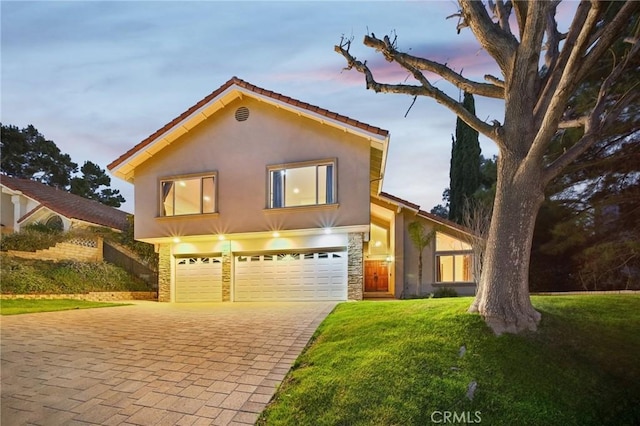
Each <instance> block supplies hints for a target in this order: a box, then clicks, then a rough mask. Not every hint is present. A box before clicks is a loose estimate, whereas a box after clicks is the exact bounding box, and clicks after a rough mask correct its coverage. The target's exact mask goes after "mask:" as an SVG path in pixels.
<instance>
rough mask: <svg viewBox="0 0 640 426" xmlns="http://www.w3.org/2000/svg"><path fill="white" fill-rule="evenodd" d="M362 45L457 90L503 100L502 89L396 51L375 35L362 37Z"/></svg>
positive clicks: (441, 65)
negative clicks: (424, 72) (430, 73)
mask: <svg viewBox="0 0 640 426" xmlns="http://www.w3.org/2000/svg"><path fill="white" fill-rule="evenodd" d="M363 43H364V45H365V46H368V47H373V48H375V49H376V50H378V51H380V52H382V54H383V55H384V57H385V58H386V59H387V60H388V61H396V62H398V63H401V64H407V65H408V66H410V67H411V68H413V69H418V70H421V71H429V72H432V73H434V74H438V75H439V76H440V77H442V78H444V79H445V80H447V81H448V82H450V83H451V84H453V85H454V86H456V87H457V88H459V89H461V90H464V91H465V92H468V93H472V94H474V95H480V96H486V97H489V98H496V99H504V88H502V87H499V86H496V85H494V84H487V83H478V82H475V81H472V80H469V79H466V78H464V77H462V75H460V74H459V73H457V72H455V71H453V70H452V69H451V68H449V67H447V66H446V65H443V64H440V63H438V62H434V61H431V60H429V59H424V58H418V57H416V56H413V55H409V54H406V53H403V52H399V51H398V50H396V48H395V46H393V45H392V44H391V43H388V42H386V40H380V39H378V38H376V37H375V35H371V36H369V35H367V36H365V37H364V42H363Z"/></svg>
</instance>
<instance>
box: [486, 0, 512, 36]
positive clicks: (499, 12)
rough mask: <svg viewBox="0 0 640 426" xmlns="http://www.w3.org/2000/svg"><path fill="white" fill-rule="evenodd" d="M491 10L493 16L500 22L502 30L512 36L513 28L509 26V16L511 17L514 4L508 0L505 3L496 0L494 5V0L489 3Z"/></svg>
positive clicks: (501, 0)
mask: <svg viewBox="0 0 640 426" xmlns="http://www.w3.org/2000/svg"><path fill="white" fill-rule="evenodd" d="M488 5H489V9H490V10H492V11H493V15H494V17H495V18H496V20H497V21H498V25H500V28H501V29H502V30H503V31H505V32H507V33H509V34H511V26H510V25H509V16H510V15H511V8H512V7H513V4H512V3H511V2H510V1H509V0H507V2H506V3H505V2H504V1H503V0H496V2H495V3H494V2H493V0H489V1H488Z"/></svg>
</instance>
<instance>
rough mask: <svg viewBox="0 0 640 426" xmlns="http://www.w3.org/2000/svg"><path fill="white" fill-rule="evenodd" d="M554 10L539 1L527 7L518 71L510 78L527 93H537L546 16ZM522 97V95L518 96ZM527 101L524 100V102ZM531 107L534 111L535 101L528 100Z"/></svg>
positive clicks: (516, 64) (519, 51) (518, 58)
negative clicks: (549, 11)
mask: <svg viewBox="0 0 640 426" xmlns="http://www.w3.org/2000/svg"><path fill="white" fill-rule="evenodd" d="M552 8H553V3H551V2H545V1H538V2H532V3H529V5H528V6H527V18H526V28H525V31H524V34H523V36H522V39H521V40H520V44H519V45H518V49H517V54H516V57H515V61H514V65H513V67H514V69H516V70H518V72H517V73H514V74H513V75H511V76H510V77H511V78H510V83H509V84H511V85H515V86H517V87H521V88H524V91H525V93H535V92H536V89H537V87H536V86H537V84H538V80H539V76H538V64H539V62H540V53H541V50H542V39H543V37H544V29H545V26H546V23H547V20H546V15H547V11H548V10H549V9H552ZM516 96H521V94H516ZM524 101H525V100H523V102H524ZM526 101H528V103H530V105H527V106H526V108H527V109H533V108H534V105H535V104H534V103H535V99H528V100H526Z"/></svg>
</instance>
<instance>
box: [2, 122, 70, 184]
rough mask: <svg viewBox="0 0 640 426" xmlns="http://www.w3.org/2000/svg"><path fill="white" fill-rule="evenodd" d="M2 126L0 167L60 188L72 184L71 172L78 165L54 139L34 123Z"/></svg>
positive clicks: (7, 171)
mask: <svg viewBox="0 0 640 426" xmlns="http://www.w3.org/2000/svg"><path fill="white" fill-rule="evenodd" d="M1 128H2V142H1V143H0V148H1V149H2V156H1V157H0V171H2V172H3V173H5V174H7V175H9V176H14V177H18V178H22V179H32V180H37V181H40V182H42V183H44V184H46V185H50V186H55V187H57V188H60V189H65V190H66V189H67V188H68V187H69V184H70V176H71V174H72V173H75V172H76V171H77V170H78V165H77V164H76V163H74V162H73V161H71V157H69V155H68V154H63V153H62V152H61V151H60V148H58V146H57V145H56V144H55V143H54V142H53V141H51V140H48V139H46V138H45V137H44V136H43V135H42V134H41V133H40V132H38V130H37V129H36V128H35V127H33V126H32V125H29V126H27V127H25V128H24V129H20V128H18V127H16V126H12V125H4V124H2V125H1Z"/></svg>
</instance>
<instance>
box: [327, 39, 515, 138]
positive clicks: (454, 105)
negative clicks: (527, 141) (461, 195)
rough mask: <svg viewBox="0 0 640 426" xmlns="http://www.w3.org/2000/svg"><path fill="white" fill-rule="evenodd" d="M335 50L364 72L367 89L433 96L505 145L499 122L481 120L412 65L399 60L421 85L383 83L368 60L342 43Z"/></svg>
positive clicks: (466, 120) (488, 135) (352, 65)
mask: <svg viewBox="0 0 640 426" xmlns="http://www.w3.org/2000/svg"><path fill="white" fill-rule="evenodd" d="M345 47H348V45H345ZM334 50H335V51H336V52H338V53H340V54H341V55H342V56H343V57H344V58H345V59H346V60H347V68H346V69H354V68H355V69H356V70H357V71H359V72H361V73H362V74H364V76H365V82H366V85H367V89H370V90H373V91H375V92H377V93H402V94H406V95H412V96H416V95H421V96H428V97H430V98H433V99H435V100H436V102H438V103H439V104H442V105H444V106H446V107H447V108H449V109H450V110H451V111H453V112H454V113H455V114H456V115H457V116H458V117H460V119H461V120H463V121H464V122H465V123H467V124H468V125H469V126H470V127H472V128H473V129H475V130H477V131H478V132H479V133H481V134H483V135H485V136H486V137H488V138H490V139H492V140H493V141H494V142H495V143H496V144H497V145H498V146H500V147H502V146H504V142H503V140H502V135H501V131H500V130H501V127H500V126H499V124H497V125H493V126H492V125H489V124H487V123H485V122H484V121H481V120H480V119H479V118H478V117H476V116H475V115H474V114H472V113H470V112H469V111H468V110H467V109H466V108H465V107H464V106H462V104H461V103H460V102H457V101H456V100H455V99H453V98H451V97H450V96H449V95H447V94H446V93H444V92H443V91H442V90H440V89H438V88H436V87H434V86H433V85H432V84H431V83H429V81H428V80H427V79H426V78H425V77H424V75H422V73H421V72H420V71H419V70H417V69H412V68H411V66H410V65H407V64H402V63H401V62H398V63H400V64H401V65H402V66H403V67H404V68H405V69H407V70H408V71H409V72H411V73H412V74H413V77H414V78H415V79H416V80H418V81H419V82H420V84H421V86H413V85H408V84H382V83H378V82H377V81H376V80H375V79H374V77H373V73H372V72H371V70H370V69H369V67H368V66H367V64H366V62H364V63H363V62H360V61H359V60H357V59H356V58H355V57H353V56H352V55H351V53H349V51H348V50H347V49H345V48H344V47H343V46H342V45H338V46H335V47H334Z"/></svg>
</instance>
